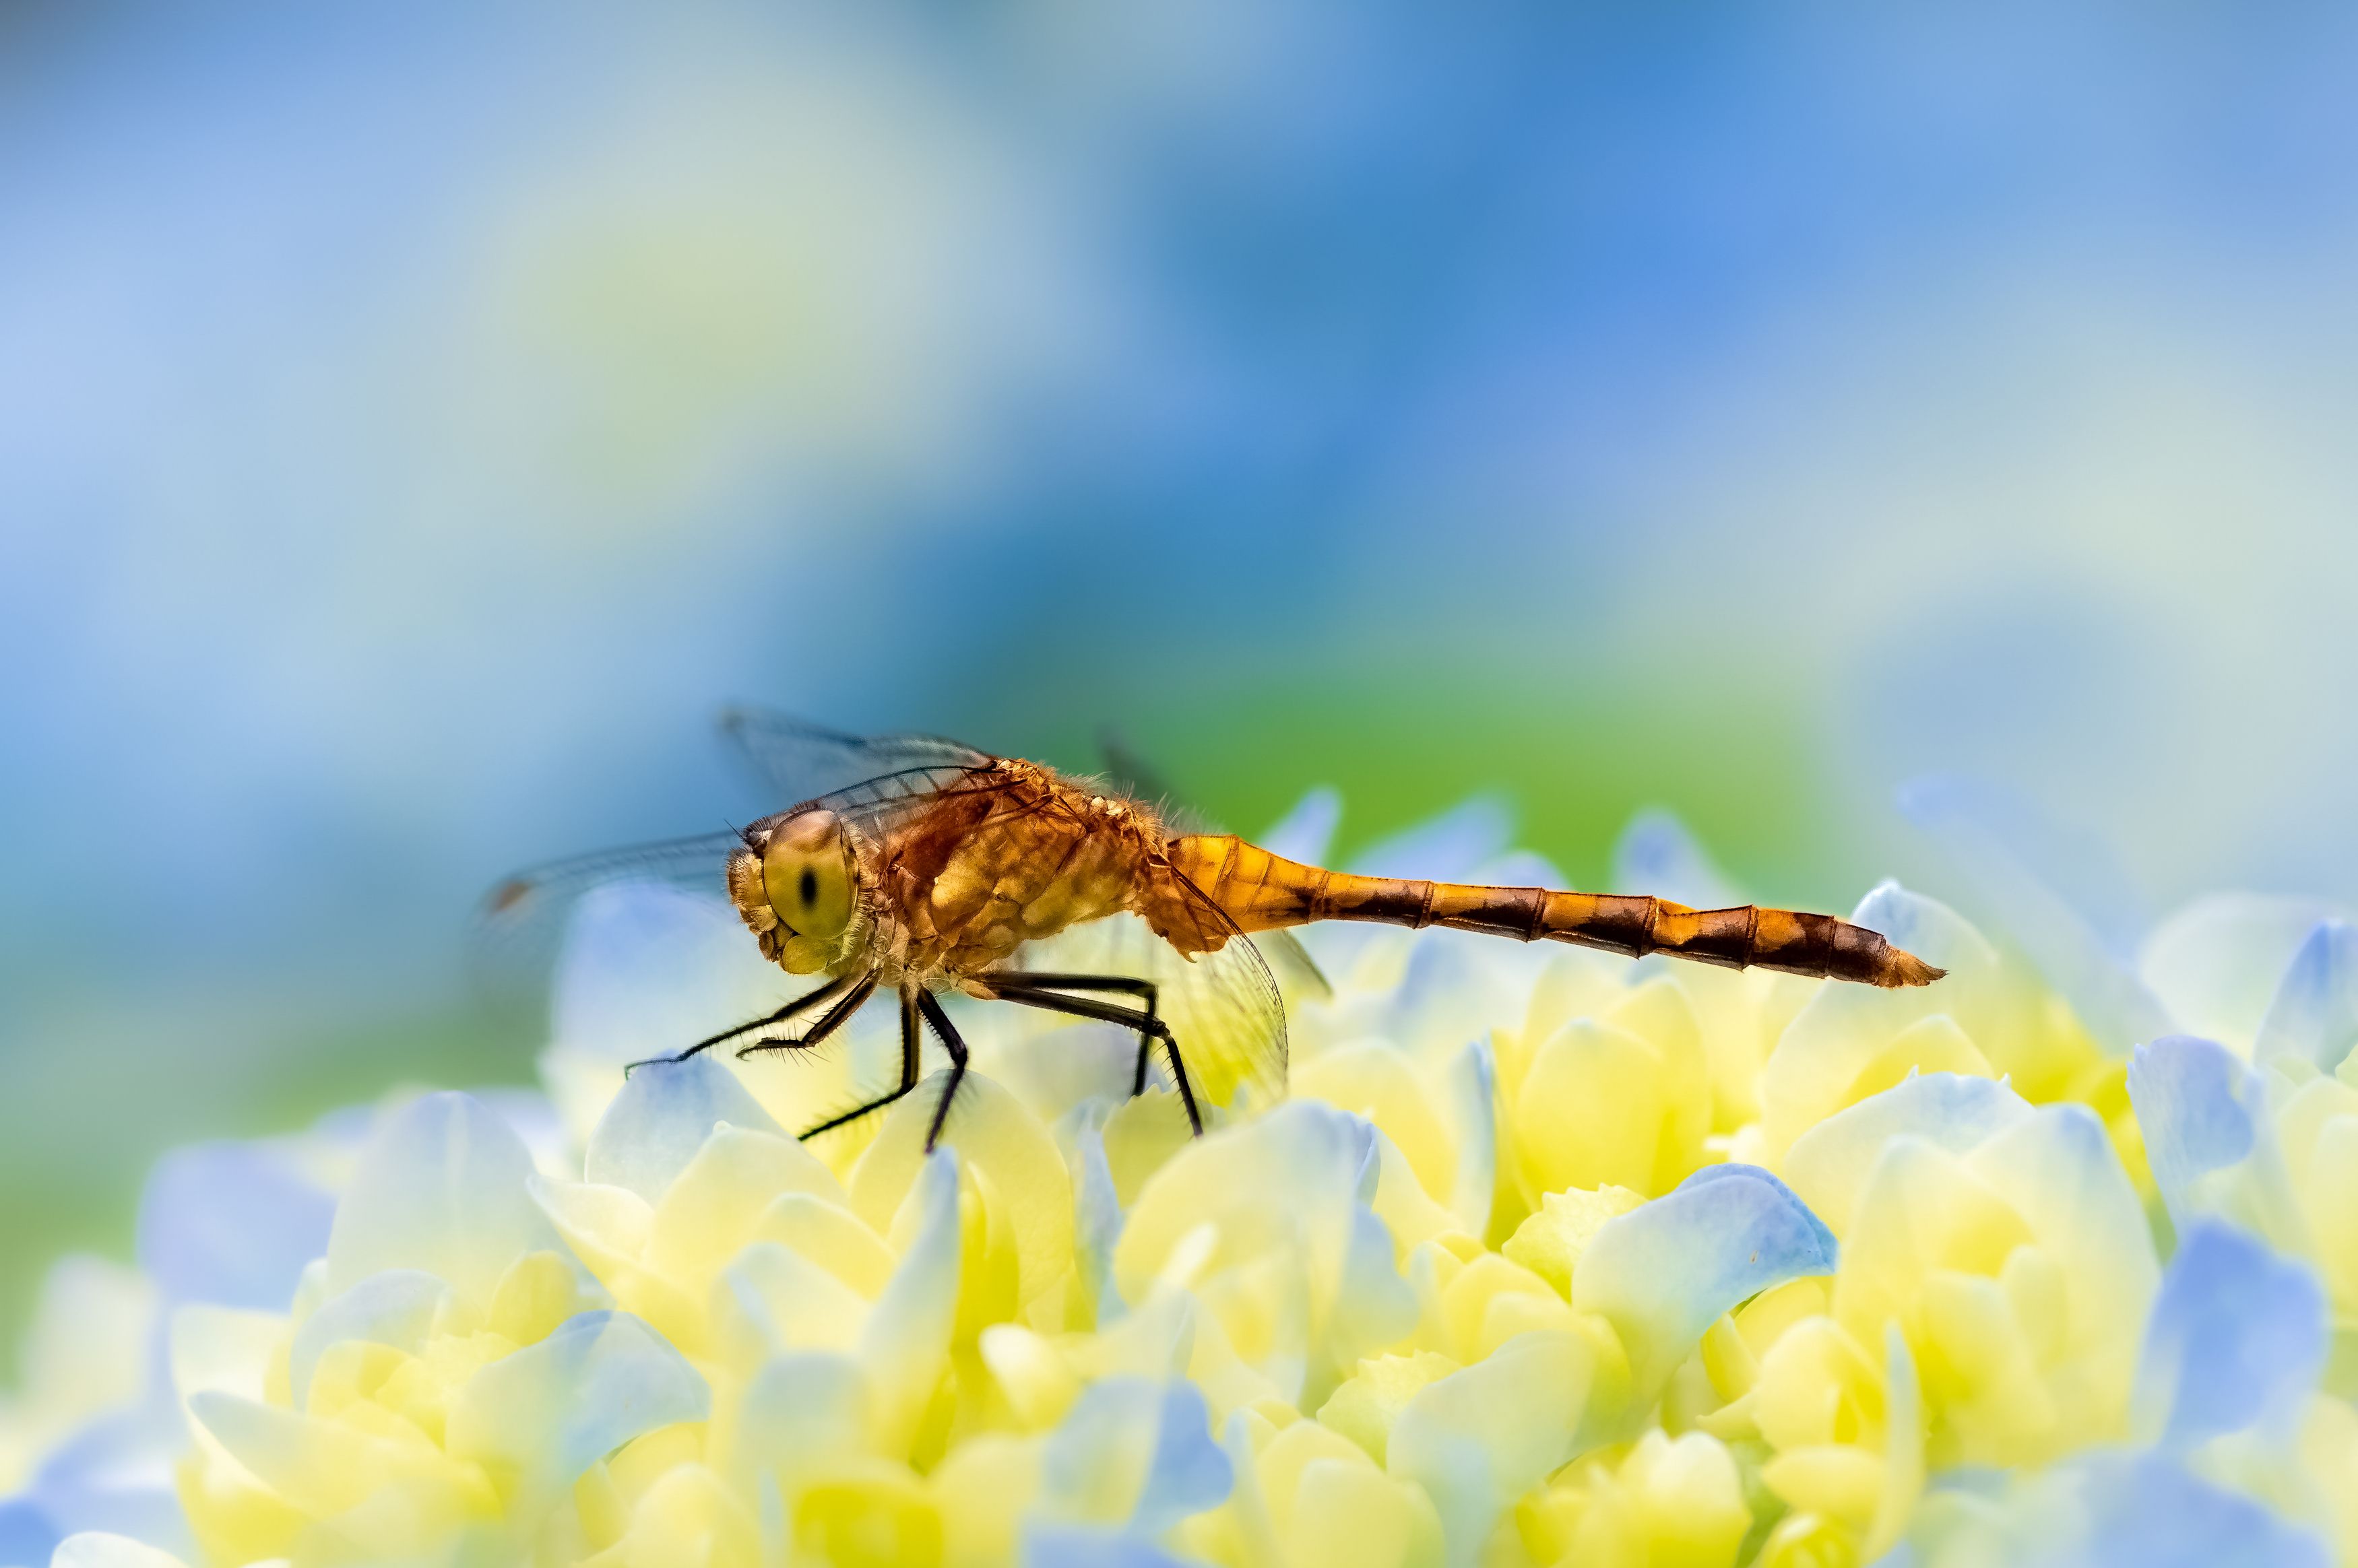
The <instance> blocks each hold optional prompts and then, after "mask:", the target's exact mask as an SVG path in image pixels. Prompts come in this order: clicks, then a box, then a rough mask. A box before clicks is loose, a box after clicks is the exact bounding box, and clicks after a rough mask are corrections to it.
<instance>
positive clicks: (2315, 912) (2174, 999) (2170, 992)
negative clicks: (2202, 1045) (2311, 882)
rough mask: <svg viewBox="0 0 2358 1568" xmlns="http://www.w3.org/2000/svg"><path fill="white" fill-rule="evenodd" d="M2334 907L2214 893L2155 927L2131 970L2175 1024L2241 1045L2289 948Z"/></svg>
mask: <svg viewBox="0 0 2358 1568" xmlns="http://www.w3.org/2000/svg"><path fill="white" fill-rule="evenodd" d="M2338 913H2339V912H2338V911H2336V910H2335V909H2334V908H2333V906H2332V905H2331V904H2327V903H2320V902H2319V901H2318V900H2315V899H2307V898H2277V897H2270V896H2266V895H2263V894H2259V893H2213V894H2212V895H2211V896H2209V897H2207V898H2200V899H2197V900H2195V901H2194V902H2193V903H2190V904H2188V905H2187V906H2186V907H2185V908H2184V909H2181V910H2180V911H2179V912H2178V913H2177V914H2173V915H2171V916H2170V917H2169V919H2168V920H2166V921H2164V922H2162V924H2161V925H2159V926H2158V927H2157V928H2156V929H2155V931H2154V933H2153V935H2151V936H2149V937H2147V939H2146V944H2145V947H2144V949H2143V951H2141V952H2140V953H2139V954H2138V956H2137V968H2138V972H2139V973H2140V974H2141V975H2142V976H2143V977H2144V979H2145V982H2146V984H2147V986H2149V987H2151V988H2152V989H2153V992H2154V994H2155V995H2156V996H2158V997H2159V998H2160V999H2161V1001H2162V1005H2163V1006H2165V1007H2167V1008H2169V1011H2170V1015H2171V1017H2172V1018H2173V1019H2174V1020H2175V1027H2176V1028H2178V1029H2179V1030H2180V1031H2181V1032H2183V1033H2188V1034H2201V1035H2206V1036H2208V1037H2210V1038H2211V1039H2213V1040H2225V1041H2229V1042H2232V1043H2233V1044H2235V1045H2236V1046H2238V1047H2242V1046H2244V1045H2248V1044H2250V1043H2251V1041H2252V1038H2253V1036H2254V1035H2255V1034H2256V1033H2258V1032H2259V1027H2260V1020H2261V1019H2263V1018H2264V1017H2266V1015H2267V1011H2268V1003H2269V1002H2270V1001H2271V1000H2274V998H2275V996H2276V993H2277V982H2278V981H2280V980H2281V979H2283V978H2284V972H2285V968H2286V967H2287V966H2288V965H2289V964H2290V963H2291V962H2292V958H2293V955H2294V954H2295V953H2297V952H2299V950H2300V946H2301V944H2302V942H2304V941H2306V940H2307V939H2308V936H2309V933H2310V932H2311V931H2314V930H2315V929H2316V928H2317V925H2318V922H2320V921H2321V920H2325V919H2328V918H2330V917H2331V916H2332V915H2334V914H2338Z"/></svg>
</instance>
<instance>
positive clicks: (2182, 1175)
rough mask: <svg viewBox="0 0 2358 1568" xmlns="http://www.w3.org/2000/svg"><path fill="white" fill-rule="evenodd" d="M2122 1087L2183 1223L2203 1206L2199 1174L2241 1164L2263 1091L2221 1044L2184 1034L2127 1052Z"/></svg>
mask: <svg viewBox="0 0 2358 1568" xmlns="http://www.w3.org/2000/svg"><path fill="white" fill-rule="evenodd" d="M2128 1088H2129V1103H2130V1105H2131V1106H2132V1107H2133V1108H2135V1109H2136V1119H2137V1126H2138V1128H2139V1129H2141V1130H2143V1132H2144V1134H2145V1152H2146V1160H2147V1163H2148V1164H2150V1165H2151V1166H2152V1168H2153V1179H2154V1184H2155V1185H2156V1186H2158V1187H2159V1188H2160V1189H2161V1197H2162V1202H2163V1203H2164V1204H2165V1205H2167V1206H2169V1217H2170V1219H2171V1221H2172V1222H2173V1223H2175V1224H2176V1225H2177V1226H2178V1227H2180V1229H2184V1228H2186V1227H2188V1226H2190V1225H2191V1224H2192V1223H2193V1220H2194V1217H2195V1216H2196V1215H2197V1214H2198V1213H2200V1212H2201V1208H2202V1206H2203V1204H2204V1199H2203V1196H2202V1194H2201V1192H2200V1190H2199V1189H2198V1184H2199V1183H2201V1179H2202V1178H2203V1177H2205V1176H2207V1175H2209V1174H2210V1173H2212V1172H2214V1171H2223V1170H2225V1169H2227V1168H2229V1167H2231V1166H2234V1165H2236V1164H2240V1163H2241V1162H2243V1161H2244V1160H2245V1159H2247V1158H2248V1157H2249V1156H2250V1155H2251V1153H2252V1152H2253V1150H2254V1148H2255V1146H2256V1145H2257V1143H2258V1141H2259V1136H2260V1125H2259V1120H2258V1119H2259V1117H2261V1116H2263V1115H2265V1114H2266V1111H2265V1108H2266V1095H2265V1092H2264V1090H2263V1089H2262V1087H2261V1085H2260V1082H2259V1079H2258V1076H2256V1075H2255V1074H2254V1073H2253V1072H2252V1071H2251V1069H2249V1068H2248V1067H2246V1066H2244V1064H2243V1063H2242V1062H2240V1061H2238V1060H2236V1059H2235V1056H2234V1054H2233V1053H2232V1052H2230V1051H2229V1050H2228V1049H2227V1048H2226V1047H2225V1046H2223V1045H2221V1044H2218V1043H2217V1042H2215V1041H2211V1040H2202V1039H2198V1038H2196V1037H2195V1036H2193V1035H2190V1034H2173V1035H2168V1036H2165V1037H2164V1038H2162V1039H2159V1040H2157V1041H2155V1042H2154V1043H2153V1044H2150V1045H2141V1046H2139V1047H2138V1048H2137V1050H2136V1054H2134V1055H2132V1056H2131V1057H2130V1058H2129V1072H2128Z"/></svg>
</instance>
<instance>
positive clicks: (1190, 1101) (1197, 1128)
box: [1163, 1034, 1204, 1138]
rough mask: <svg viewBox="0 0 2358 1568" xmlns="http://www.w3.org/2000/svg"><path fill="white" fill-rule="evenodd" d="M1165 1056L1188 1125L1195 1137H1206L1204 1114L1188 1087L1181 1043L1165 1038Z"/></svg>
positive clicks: (1193, 1092) (1192, 1091) (1167, 1036)
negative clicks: (1185, 1113) (1180, 1047)
mask: <svg viewBox="0 0 2358 1568" xmlns="http://www.w3.org/2000/svg"><path fill="white" fill-rule="evenodd" d="M1163 1055H1164V1056H1166V1057H1168V1058H1169V1059H1170V1062H1171V1080H1172V1082H1174V1083H1175V1084H1177V1085H1178V1086H1179V1103H1180V1104H1181V1105H1184V1106H1185V1107H1186V1108H1187V1125H1188V1127H1189V1128H1190V1129H1191V1130H1193V1132H1194V1134H1195V1136H1196V1137H1197V1138H1201V1137H1203V1136H1204V1113H1203V1112H1202V1111H1200V1110H1197V1109H1196V1108H1195V1090H1194V1089H1192V1088H1190V1087H1188V1086H1187V1065H1186V1064H1185V1063H1184V1062H1182V1061H1180V1060H1179V1042H1177V1041H1176V1040H1174V1039H1172V1038H1171V1037H1170V1036H1169V1035H1167V1034H1166V1035H1164V1036H1163Z"/></svg>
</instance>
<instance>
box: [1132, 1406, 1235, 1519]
mask: <svg viewBox="0 0 2358 1568" xmlns="http://www.w3.org/2000/svg"><path fill="white" fill-rule="evenodd" d="M1235 1484H1236V1474H1235V1472H1234V1471H1233V1470H1231V1469H1230V1468H1229V1467H1228V1454H1226V1453H1224V1452H1223V1451H1222V1450H1221V1448H1220V1445H1219V1444H1217V1443H1215V1442H1213V1441H1212V1426H1211V1412H1210V1411H1207V1410H1206V1408H1205V1405H1204V1394H1203V1390H1200V1389H1198V1388H1196V1387H1195V1384H1193V1383H1189V1382H1174V1383H1165V1384H1164V1385H1163V1401H1162V1409H1161V1412H1160V1420H1159V1422H1158V1424H1157V1426H1156V1430H1155V1442H1154V1464H1153V1467H1152V1469H1150V1470H1149V1471H1148V1472H1147V1476H1146V1485H1145V1486H1144V1487H1141V1488H1140V1490H1139V1494H1138V1507H1137V1509H1136V1510H1135V1511H1134V1512H1133V1513H1132V1514H1131V1515H1130V1523H1131V1525H1132V1526H1133V1527H1135V1528H1136V1529H1139V1530H1144V1531H1146V1532H1147V1533H1148V1534H1150V1535H1159V1534H1161V1533H1162V1532H1163V1531H1164V1530H1168V1529H1170V1528H1171V1527H1172V1526H1173V1525H1174V1524H1177V1523H1178V1522H1179V1521H1180V1520H1181V1519H1185V1518H1186V1517H1188V1516H1189V1515H1190V1514H1199V1513H1202V1512H1203V1511H1204V1510H1205V1509H1213V1508H1217V1507H1219V1506H1220V1504H1221V1503H1223V1502H1225V1501H1226V1500H1227V1499H1228V1489H1229V1488H1230V1487H1233V1486H1234V1485H1235Z"/></svg>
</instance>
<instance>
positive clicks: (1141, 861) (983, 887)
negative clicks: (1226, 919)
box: [858, 761, 1162, 982]
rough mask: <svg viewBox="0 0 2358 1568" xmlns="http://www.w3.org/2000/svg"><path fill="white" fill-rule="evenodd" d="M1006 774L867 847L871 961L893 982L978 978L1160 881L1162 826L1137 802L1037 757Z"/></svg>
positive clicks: (940, 803)
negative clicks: (1154, 867)
mask: <svg viewBox="0 0 2358 1568" xmlns="http://www.w3.org/2000/svg"><path fill="white" fill-rule="evenodd" d="M995 771H996V772H997V773H998V774H999V775H1000V776H999V777H998V778H996V779H991V780H988V781H986V782H987V784H988V785H989V787H984V788H979V789H973V790H968V791H964V792H950V793H946V794H944V795H940V796H937V797H936V798H935V799H934V800H933V801H932V802H931V803H930V804H929V805H928V806H925V808H924V809H923V810H922V811H919V812H916V813H914V814H911V815H910V816H907V817H906V818H905V819H903V821H901V822H898V823H896V824H894V825H893V826H892V827H890V828H889V829H887V830H886V831H884V832H883V833H882V834H880V835H877V836H875V837H872V838H867V839H865V840H864V841H863V842H861V843H860V845H859V846H858V853H859V858H860V871H861V876H860V880H861V881H862V883H863V884H864V888H863V894H864V897H863V904H864V906H865V910H866V913H867V914H868V916H869V925H870V930H869V931H868V932H867V934H866V935H867V941H868V944H869V946H870V952H869V954H868V958H869V961H870V962H871V963H873V964H875V965H877V966H878V968H881V969H882V970H883V971H884V974H885V977H886V978H887V979H898V978H899V977H900V976H901V975H903V974H912V975H914V976H915V977H916V978H917V979H933V978H935V977H936V976H939V977H942V978H945V979H949V980H951V981H953V982H955V981H957V980H958V979H963V978H965V977H968V976H971V975H976V974H979V973H980V972H982V971H983V970H985V969H988V968H992V967H993V966H995V965H1000V964H1003V963H1005V962H1006V961H1007V960H1008V959H1009V958H1010V957H1012V956H1013V955H1014V953H1015V951H1016V949H1017V948H1018V947H1020V946H1022V945H1023V944H1024V943H1026V942H1030V941H1033V940H1036V939H1038V938H1040V937H1044V936H1053V935H1055V934H1056V933H1057V932H1059V931H1062V930H1064V929H1065V927H1067V926H1070V925H1076V924H1079V923H1080V922H1083V921H1088V920H1096V919H1098V918H1100V917H1102V916H1105V915H1108V914H1115V913H1117V912H1119V911H1121V910H1123V909H1126V908H1129V907H1130V905H1131V903H1132V902H1133V895H1134V892H1135V890H1136V889H1137V887H1138V886H1139V884H1140V882H1141V876H1142V875H1144V876H1145V879H1146V880H1148V881H1152V874H1151V873H1150V872H1148V871H1147V868H1148V867H1149V866H1150V865H1151V864H1152V863H1154V862H1157V861H1159V860H1160V859H1161V848H1162V831H1161V828H1160V827H1159V826H1158V825H1157V824H1156V823H1155V822H1154V820H1153V819H1152V816H1149V815H1148V814H1147V813H1146V812H1145V811H1143V810H1142V809H1141V807H1140V806H1137V805H1136V804H1135V803H1133V802H1130V801H1128V800H1123V799H1121V798H1120V797H1118V796H1113V795H1101V794H1098V793H1095V792H1092V791H1091V790H1089V789H1087V787H1086V786H1083V785H1080V784H1074V783H1071V782H1069V781H1067V780H1065V779H1062V778H1059V777H1058V776H1056V775H1055V773H1051V772H1049V771H1048V770H1047V769H1045V768H1043V767H1040V766H1038V765H1036V764H1034V763H1031V762H1012V761H1011V762H1001V763H999V764H998V766H997V769H996V770H995Z"/></svg>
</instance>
